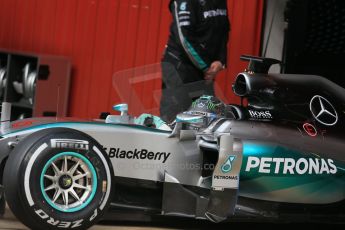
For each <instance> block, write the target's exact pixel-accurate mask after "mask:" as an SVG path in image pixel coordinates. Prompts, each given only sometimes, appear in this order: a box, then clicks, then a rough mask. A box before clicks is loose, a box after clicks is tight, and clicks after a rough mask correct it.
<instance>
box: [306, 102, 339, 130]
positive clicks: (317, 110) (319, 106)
mask: <svg viewBox="0 0 345 230" xmlns="http://www.w3.org/2000/svg"><path fill="white" fill-rule="evenodd" d="M309 106H310V111H311V114H312V115H313V117H314V118H315V119H316V120H317V121H318V122H320V123H321V124H323V125H327V126H333V125H335V124H336V123H337V122H338V114H337V111H336V110H335V108H334V107H333V105H332V104H331V103H330V102H329V101H328V100H327V99H326V98H324V97H322V96H319V95H316V96H314V97H313V98H312V99H311V101H310V105H309Z"/></svg>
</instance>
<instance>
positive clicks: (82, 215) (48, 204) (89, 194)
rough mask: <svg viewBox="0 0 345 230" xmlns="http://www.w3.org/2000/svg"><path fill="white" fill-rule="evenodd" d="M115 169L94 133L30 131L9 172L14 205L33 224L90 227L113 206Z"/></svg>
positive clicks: (7, 188)
mask: <svg viewBox="0 0 345 230" xmlns="http://www.w3.org/2000/svg"><path fill="white" fill-rule="evenodd" d="M112 175H113V169H112V167H111V164H110V163H109V159H108V158H107V156H106V154H105V153H104V151H103V149H102V147H101V146H100V145H99V144H98V143H97V142H96V141H95V140H94V139H93V138H91V137H90V136H88V135H86V134H84V133H81V132H79V131H76V130H72V129H63V128H54V129H47V130H42V131H39V132H36V133H34V134H31V135H29V136H28V137H26V138H25V139H24V140H23V141H21V142H20V143H19V144H18V146H16V147H15V149H14V150H13V151H12V152H11V154H10V156H9V159H8V161H7V164H6V167H5V172H4V187H5V194H6V199H7V202H8V205H9V207H10V208H11V210H12V211H13V213H14V214H15V215H16V216H17V218H18V219H19V220H20V221H22V222H23V223H24V224H25V225H27V226H28V227H30V228H32V229H66V228H71V229H87V228H88V227H90V226H92V225H93V224H95V223H96V222H97V221H98V220H99V218H100V217H101V216H102V215H103V214H104V213H105V211H106V210H107V208H108V206H109V202H110V196H111V187H112Z"/></svg>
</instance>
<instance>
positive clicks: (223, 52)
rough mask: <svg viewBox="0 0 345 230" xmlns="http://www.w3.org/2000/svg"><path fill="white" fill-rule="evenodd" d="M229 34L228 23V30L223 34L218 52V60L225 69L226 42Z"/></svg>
mask: <svg viewBox="0 0 345 230" xmlns="http://www.w3.org/2000/svg"><path fill="white" fill-rule="evenodd" d="M229 32H230V22H228V30H227V32H226V34H224V36H223V39H222V41H221V43H222V45H221V48H220V50H219V51H218V53H219V55H218V57H219V58H218V60H219V61H220V62H221V63H222V64H223V66H224V67H226V64H227V53H228V42H229Z"/></svg>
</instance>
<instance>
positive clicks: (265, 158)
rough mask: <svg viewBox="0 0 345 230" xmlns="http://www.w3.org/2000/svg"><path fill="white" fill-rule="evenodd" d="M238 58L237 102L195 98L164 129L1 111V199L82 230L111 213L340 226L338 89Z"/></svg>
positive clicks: (342, 182)
mask: <svg viewBox="0 0 345 230" xmlns="http://www.w3.org/2000/svg"><path fill="white" fill-rule="evenodd" d="M242 59H245V60H248V61H249V67H248V69H247V70H246V71H245V72H243V73H240V74H239V75H238V76H237V78H236V80H235V82H234V84H233V91H234V93H235V94H236V95H238V96H240V97H242V98H244V99H245V101H246V103H243V104H242V105H231V104H224V103H222V102H220V101H219V100H218V99H216V98H214V97H211V96H203V97H201V98H199V99H198V100H196V101H195V102H194V103H193V104H192V106H191V109H189V110H188V111H186V112H184V113H181V114H178V115H177V117H176V121H175V124H174V125H172V126H169V125H167V124H165V123H164V122H163V121H162V120H160V119H159V118H158V117H155V116H151V115H147V114H144V115H143V116H141V117H139V118H136V119H134V118H133V117H131V116H130V115H128V113H127V112H128V106H127V105H126V104H120V105H117V106H115V107H114V109H115V110H117V111H120V112H121V115H108V116H107V117H106V119H105V120H99V121H80V120H71V119H67V118H66V119H56V118H51V119H50V118H30V119H23V120H17V121H14V122H10V121H9V120H10V112H9V111H10V109H9V108H10V104H9V103H6V102H4V103H3V106H2V116H1V135H0V138H1V139H0V163H1V164H0V169H1V178H2V181H1V184H2V185H3V187H2V188H3V190H4V193H5V197H6V201H7V202H8V205H9V207H10V208H11V210H12V211H13V213H14V214H15V215H16V216H17V217H18V219H19V220H20V221H22V222H23V223H24V224H25V225H27V226H28V227H30V228H32V229H61V228H71V229H72V228H73V229H86V228H88V227H90V226H92V225H93V224H95V223H96V222H97V221H98V220H100V218H101V217H102V216H103V215H104V214H105V213H106V211H107V210H108V208H109V207H111V209H112V210H135V211H138V210H141V211H142V212H145V213H147V214H150V215H163V216H182V217H190V218H196V219H207V220H210V221H212V222H221V221H235V220H249V219H253V220H268V221H302V220H303V221H337V222H342V221H344V214H345V202H344V199H345V154H344V150H345V142H344V132H343V130H344V128H345V126H344V122H345V114H344V113H345V112H344V111H345V110H344V109H345V108H344V107H345V106H344V105H345V89H343V88H341V87H340V86H338V85H336V84H334V83H332V82H330V81H328V80H326V79H323V78H322V77H319V76H311V75H286V74H270V73H268V69H269V68H270V66H271V65H272V64H276V63H278V62H277V61H276V60H274V59H269V58H259V57H251V56H242Z"/></svg>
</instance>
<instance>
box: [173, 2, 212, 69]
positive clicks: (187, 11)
mask: <svg viewBox="0 0 345 230" xmlns="http://www.w3.org/2000/svg"><path fill="white" fill-rule="evenodd" d="M170 7H171V12H172V15H173V20H174V22H175V23H174V24H175V26H176V28H175V29H176V30H177V34H178V39H179V41H180V43H181V45H182V47H183V49H184V51H185V52H186V54H187V56H188V58H189V59H190V60H191V62H192V63H193V64H194V65H195V66H196V67H197V68H198V69H200V70H202V71H204V72H206V71H207V70H208V68H209V67H210V64H211V62H210V60H209V58H208V57H207V54H206V52H205V51H204V48H203V47H202V46H201V45H200V43H198V41H197V37H195V35H194V32H193V28H194V27H195V26H197V25H196V24H197V17H198V15H197V14H198V12H197V8H198V5H197V1H195V0H190V1H186V0H174V1H172V4H171V6H170Z"/></svg>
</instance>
